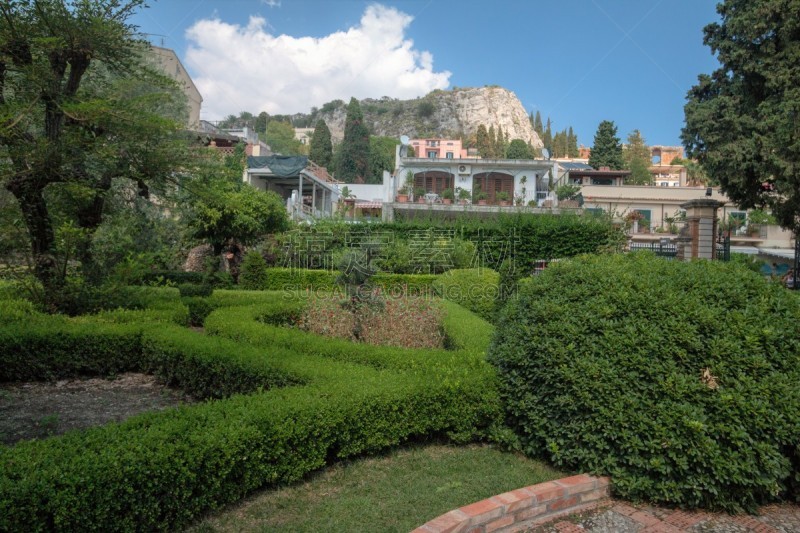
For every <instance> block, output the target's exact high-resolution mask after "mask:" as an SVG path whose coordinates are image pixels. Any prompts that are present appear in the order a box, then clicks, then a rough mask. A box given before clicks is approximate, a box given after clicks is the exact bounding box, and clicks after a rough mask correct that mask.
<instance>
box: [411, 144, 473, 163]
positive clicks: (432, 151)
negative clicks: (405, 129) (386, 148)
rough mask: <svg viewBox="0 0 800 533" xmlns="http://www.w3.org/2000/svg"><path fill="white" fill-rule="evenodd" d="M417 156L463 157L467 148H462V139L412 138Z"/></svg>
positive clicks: (436, 157)
mask: <svg viewBox="0 0 800 533" xmlns="http://www.w3.org/2000/svg"><path fill="white" fill-rule="evenodd" d="M409 144H411V146H413V147H414V154H415V157H421V158H427V159H462V158H466V157H467V150H466V149H465V148H462V146H461V140H460V139H411V142H410V143H409Z"/></svg>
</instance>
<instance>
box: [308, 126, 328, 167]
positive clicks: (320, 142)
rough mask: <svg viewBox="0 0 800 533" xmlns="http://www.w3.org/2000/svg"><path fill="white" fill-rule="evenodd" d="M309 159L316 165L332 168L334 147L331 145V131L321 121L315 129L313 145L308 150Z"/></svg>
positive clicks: (312, 138)
mask: <svg viewBox="0 0 800 533" xmlns="http://www.w3.org/2000/svg"><path fill="white" fill-rule="evenodd" d="M308 157H309V159H311V160H312V161H313V162H315V163H316V164H318V165H320V166H323V167H326V168H327V167H330V165H331V163H332V162H333V145H332V144H331V130H329V129H328V125H327V124H325V121H324V120H322V119H320V120H318V121H317V125H316V127H315V128H314V135H312V137H311V144H310V146H309V150H308Z"/></svg>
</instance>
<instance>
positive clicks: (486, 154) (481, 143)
mask: <svg viewBox="0 0 800 533" xmlns="http://www.w3.org/2000/svg"><path fill="white" fill-rule="evenodd" d="M475 144H476V145H477V148H478V155H479V156H480V157H483V158H490V157H491V152H492V146H491V143H490V142H489V133H488V132H487V131H486V126H484V125H483V124H480V125H479V126H478V133H476V134H475Z"/></svg>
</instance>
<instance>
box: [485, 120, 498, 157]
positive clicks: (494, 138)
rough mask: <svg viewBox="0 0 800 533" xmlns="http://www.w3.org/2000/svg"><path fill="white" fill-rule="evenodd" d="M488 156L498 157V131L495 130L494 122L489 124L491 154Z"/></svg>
mask: <svg viewBox="0 0 800 533" xmlns="http://www.w3.org/2000/svg"><path fill="white" fill-rule="evenodd" d="M487 157H490V158H492V159H494V158H495V157H497V133H496V132H495V131H494V124H492V125H491V126H489V155H487Z"/></svg>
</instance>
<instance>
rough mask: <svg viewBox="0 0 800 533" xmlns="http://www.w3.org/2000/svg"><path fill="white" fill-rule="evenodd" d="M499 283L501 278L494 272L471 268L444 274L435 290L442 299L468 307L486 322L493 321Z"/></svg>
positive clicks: (436, 283) (437, 281)
mask: <svg viewBox="0 0 800 533" xmlns="http://www.w3.org/2000/svg"><path fill="white" fill-rule="evenodd" d="M499 283H500V276H499V274H498V273H497V272H495V271H494V270H491V269H488V268H470V269H458V270H451V271H449V272H446V273H444V274H442V275H441V276H439V278H438V279H437V280H436V281H435V282H434V283H433V288H434V290H435V291H436V293H437V294H438V295H439V296H440V297H442V298H444V299H446V300H450V301H453V302H455V303H457V304H459V305H462V306H464V307H466V308H467V309H469V310H470V311H472V312H473V313H475V314H476V315H478V316H479V317H481V318H483V319H484V320H491V319H492V318H493V317H494V314H495V305H496V304H495V300H496V299H497V295H498V290H499Z"/></svg>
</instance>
